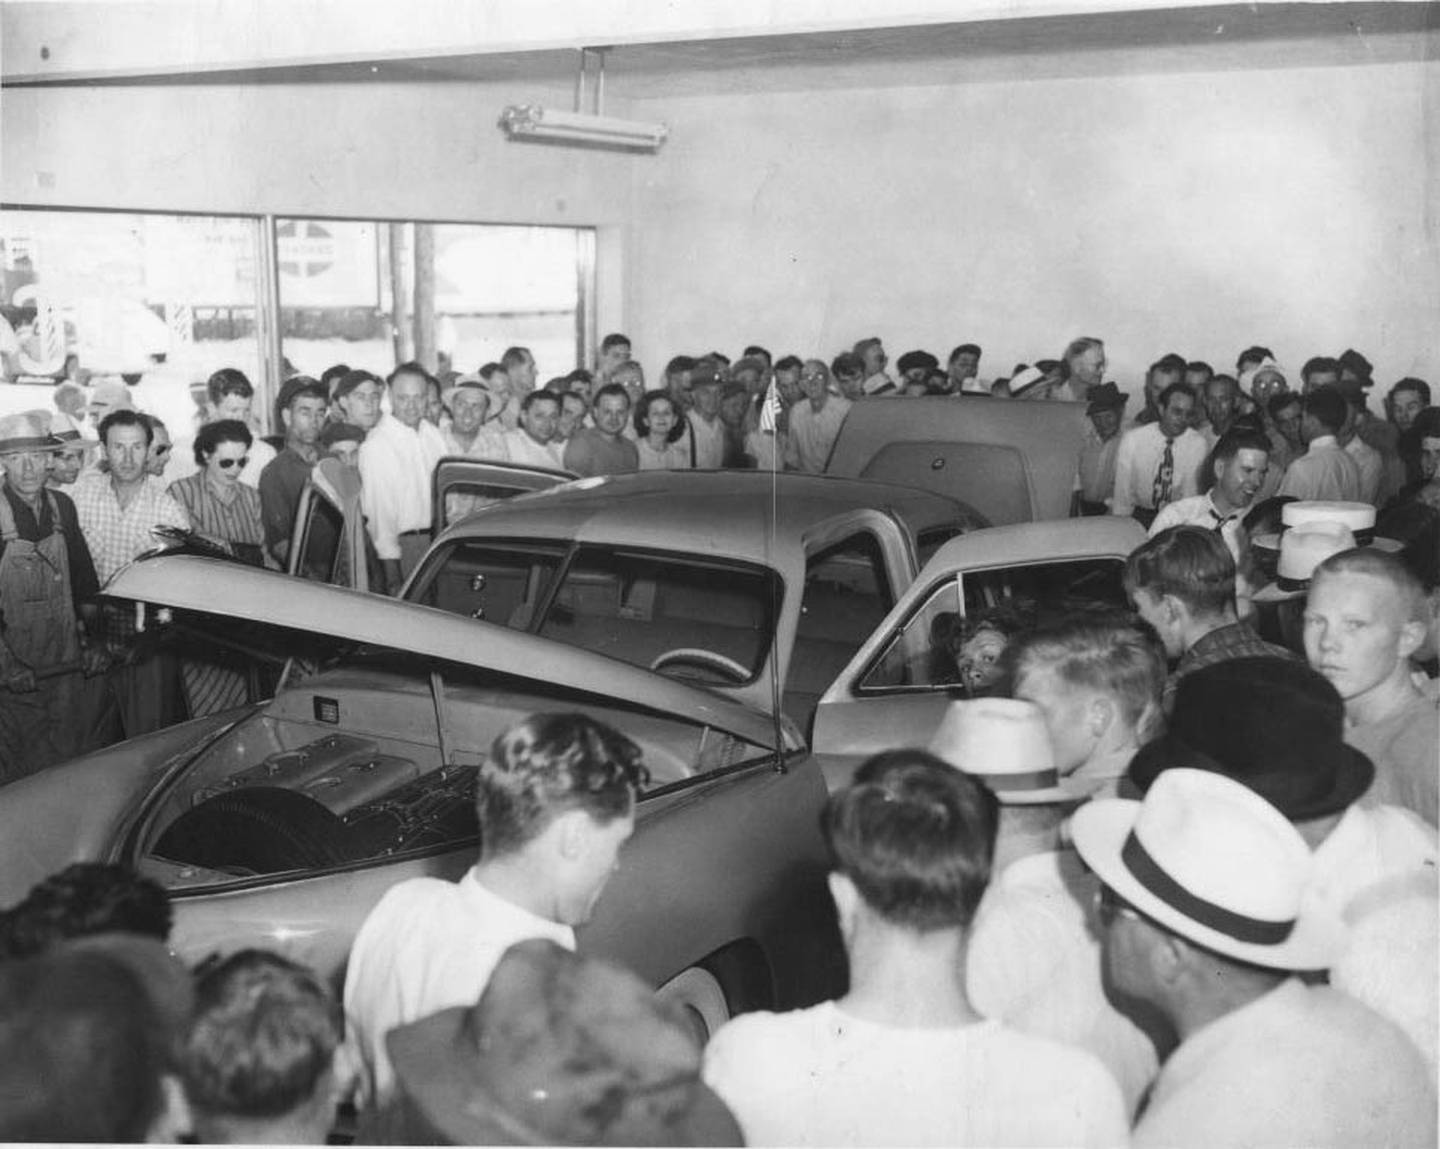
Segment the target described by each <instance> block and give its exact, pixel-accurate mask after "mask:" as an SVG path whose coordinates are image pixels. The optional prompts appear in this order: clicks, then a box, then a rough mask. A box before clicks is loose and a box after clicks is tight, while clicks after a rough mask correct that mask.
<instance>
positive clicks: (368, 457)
mask: <svg viewBox="0 0 1440 1149" xmlns="http://www.w3.org/2000/svg"><path fill="white" fill-rule="evenodd" d="M444 454H445V440H444V439H442V438H441V437H440V431H439V429H438V428H437V427H435V426H433V425H432V424H431V423H429V422H427V421H426V420H424V419H421V420H420V425H419V426H418V427H415V428H413V429H412V428H410V427H407V426H405V424H404V423H402V422H400V420H399V419H397V418H395V416H394V415H391V414H388V413H387V414H384V415H381V416H380V422H378V423H376V424H375V429H374V430H372V431H371V432H370V433H369V434H368V435H366V436H365V442H363V443H361V444H360V483H361V487H360V505H361V507H362V508H363V509H364V512H365V525H366V526H367V527H368V528H369V530H370V538H371V539H372V540H374V543H375V554H376V555H377V556H378V557H379V558H380V559H382V560H391V561H398V560H399V558H400V536H401V535H402V534H405V533H407V532H409V531H428V530H429V529H430V516H431V505H430V483H431V480H432V479H433V478H434V475H435V464H436V463H438V462H439V461H440V459H441V458H442V457H443V456H444ZM549 465H551V466H554V465H555V464H554V463H553V462H552V463H551V464H549Z"/></svg>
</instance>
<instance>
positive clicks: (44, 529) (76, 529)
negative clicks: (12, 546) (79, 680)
mask: <svg viewBox="0 0 1440 1149" xmlns="http://www.w3.org/2000/svg"><path fill="white" fill-rule="evenodd" d="M0 489H3V491H4V492H5V501H6V502H8V503H9V504H10V515H11V517H12V518H13V519H14V520H15V533H16V535H18V536H19V537H20V538H21V539H23V540H24V541H25V542H27V543H38V542H40V541H41V540H43V539H47V538H49V537H50V536H51V535H52V534H54V533H55V531H56V530H57V529H58V530H60V531H62V532H64V535H65V558H66V561H67V563H68V564H69V567H70V601H71V603H72V604H73V605H74V607H75V610H76V612H77V613H78V612H79V610H80V608H81V607H82V606H84V605H86V604H87V603H90V602H93V601H94V599H95V596H96V595H97V594H99V593H100V580H99V579H98V578H97V577H96V575H95V563H94V560H92V559H91V557H90V548H89V547H87V546H86V545H85V536H84V534H83V533H82V532H81V530H80V520H79V517H78V515H77V514H76V511H75V504H74V502H73V501H72V500H71V498H70V496H69V495H67V494H65V493H64V492H63V491H54V490H47V491H41V492H40V514H39V516H38V517H37V516H36V514H35V512H34V511H33V510H31V509H30V504H29V503H27V502H26V501H25V500H24V499H22V498H21V497H20V496H19V495H17V494H16V493H15V492H14V491H13V490H11V489H10V484H9V483H8V482H6V483H3V484H0ZM47 496H50V497H53V498H54V500H55V509H56V510H57V511H59V513H60V521H59V522H58V523H57V522H55V520H54V519H53V518H52V517H51V515H50V498H49V497H47ZM4 553H5V540H4V539H0V555H3V554H4ZM0 607H3V604H0ZM3 623H4V617H3V613H0V626H3Z"/></svg>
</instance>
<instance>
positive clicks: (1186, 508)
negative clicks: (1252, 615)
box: [1150, 491, 1255, 617]
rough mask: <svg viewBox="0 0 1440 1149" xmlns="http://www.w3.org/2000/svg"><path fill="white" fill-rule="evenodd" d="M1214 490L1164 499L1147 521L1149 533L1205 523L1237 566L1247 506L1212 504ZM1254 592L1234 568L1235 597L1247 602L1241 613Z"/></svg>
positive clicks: (1247, 608)
mask: <svg viewBox="0 0 1440 1149" xmlns="http://www.w3.org/2000/svg"><path fill="white" fill-rule="evenodd" d="M1214 494H1215V492H1214V491H1210V492H1208V493H1206V494H1203V495H1191V496H1190V497H1189V498H1188V499H1181V500H1179V501H1178V502H1174V503H1167V504H1166V505H1165V506H1164V507H1162V508H1161V509H1160V513H1159V514H1157V515H1156V516H1155V521H1154V522H1153V523H1151V524H1150V536H1151V537H1152V538H1153V537H1154V536H1156V535H1158V534H1159V533H1160V532H1161V531H1163V530H1165V529H1166V528H1167V527H1183V526H1196V527H1204V528H1205V529H1206V530H1218V531H1219V532H1220V537H1221V538H1222V539H1224V540H1225V546H1226V547H1227V548H1228V549H1229V551H1230V557H1231V558H1232V559H1234V560H1235V562H1236V564H1237V566H1238V564H1239V563H1240V531H1241V529H1242V523H1243V521H1244V518H1245V511H1246V510H1248V509H1249V508H1248V507H1247V508H1244V509H1241V510H1238V511H1230V512H1229V513H1228V514H1227V513H1225V512H1222V511H1221V510H1219V509H1218V508H1217V507H1216V506H1215V499H1214ZM1254 593H1255V588H1254V587H1252V586H1251V585H1250V582H1249V580H1248V579H1247V578H1246V576H1245V573H1244V571H1243V570H1237V571H1236V575H1235V597H1236V600H1237V603H1238V602H1241V601H1243V602H1244V603H1245V604H1246V605H1245V606H1244V607H1243V608H1242V609H1241V612H1240V613H1241V616H1242V617H1243V616H1244V615H1246V614H1248V613H1249V609H1250V608H1249V606H1248V603H1249V601H1250V599H1251V597H1252V596H1253V595H1254Z"/></svg>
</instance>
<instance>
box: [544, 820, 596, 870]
mask: <svg viewBox="0 0 1440 1149" xmlns="http://www.w3.org/2000/svg"><path fill="white" fill-rule="evenodd" d="M593 829H594V822H593V821H592V820H591V818H590V815H589V814H587V813H585V811H584V810H567V811H565V813H563V814H561V815H560V816H559V817H558V818H556V819H555V821H553V822H552V823H551V824H550V829H549V830H548V831H547V833H548V835H550V836H552V838H553V842H554V845H555V848H556V850H558V851H559V854H560V857H562V858H564V859H565V860H566V861H567V862H573V861H575V860H576V859H577V858H581V857H584V855H585V851H586V850H588V849H589V847H590V834H591V832H592V831H593Z"/></svg>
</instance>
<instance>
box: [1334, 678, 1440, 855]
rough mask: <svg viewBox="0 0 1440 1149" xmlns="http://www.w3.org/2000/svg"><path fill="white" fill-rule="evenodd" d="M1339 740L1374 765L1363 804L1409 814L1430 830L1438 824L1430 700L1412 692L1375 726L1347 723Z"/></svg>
mask: <svg viewBox="0 0 1440 1149" xmlns="http://www.w3.org/2000/svg"><path fill="white" fill-rule="evenodd" d="M1345 741H1346V742H1347V743H1349V744H1350V745H1351V746H1353V747H1355V749H1356V750H1359V751H1360V752H1361V753H1362V754H1364V755H1365V756H1366V757H1367V758H1369V759H1370V761H1371V762H1373V763H1374V764H1375V784H1374V785H1373V786H1371V787H1370V792H1369V793H1368V794H1366V795H1365V800H1366V801H1367V802H1370V803H1389V804H1391V805H1394V806H1403V807H1405V809H1407V810H1414V811H1415V813H1416V814H1418V815H1419V816H1420V817H1422V818H1424V819H1425V821H1427V822H1429V823H1430V825H1431V826H1434V825H1436V824H1437V822H1440V710H1437V708H1436V705H1435V700H1434V699H1433V698H1427V697H1425V696H1424V695H1421V694H1416V695H1414V696H1413V697H1411V698H1410V699H1408V700H1407V701H1406V703H1405V705H1404V706H1402V707H1400V709H1399V710H1397V711H1396V712H1395V713H1394V714H1389V715H1386V716H1385V717H1384V718H1382V719H1380V720H1379V721H1377V722H1367V723H1364V724H1363V725H1358V726H1357V725H1352V724H1351V723H1349V722H1348V721H1347V722H1346V723H1345Z"/></svg>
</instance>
